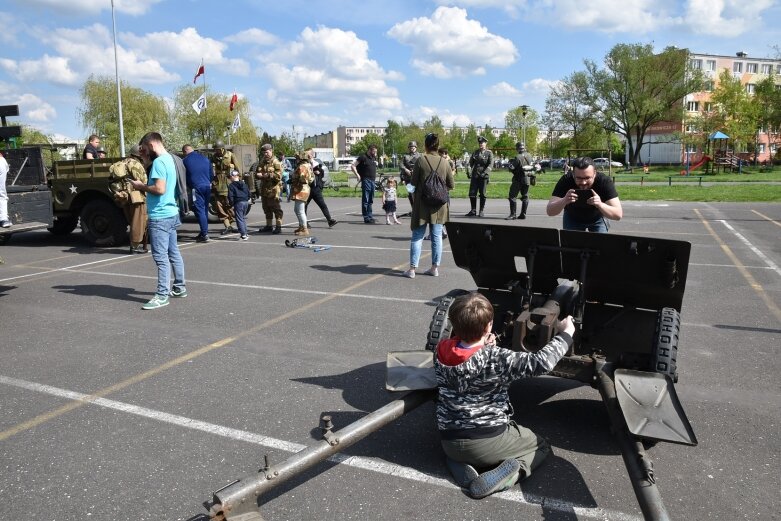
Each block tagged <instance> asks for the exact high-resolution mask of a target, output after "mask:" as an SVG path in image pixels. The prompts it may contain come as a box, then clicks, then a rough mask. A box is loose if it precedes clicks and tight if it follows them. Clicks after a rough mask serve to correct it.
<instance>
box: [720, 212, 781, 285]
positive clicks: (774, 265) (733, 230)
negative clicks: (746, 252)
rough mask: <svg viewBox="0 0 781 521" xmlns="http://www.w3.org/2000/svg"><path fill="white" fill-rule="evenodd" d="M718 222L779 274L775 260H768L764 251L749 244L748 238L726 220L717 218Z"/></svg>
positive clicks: (779, 270)
mask: <svg viewBox="0 0 781 521" xmlns="http://www.w3.org/2000/svg"><path fill="white" fill-rule="evenodd" d="M718 222H720V223H721V224H723V225H724V226H725V227H726V228H727V229H728V230H729V231H731V232H732V233H733V234H734V235H735V237H737V238H738V239H739V240H740V242H742V243H743V244H745V245H746V246H748V247H749V249H750V250H751V251H753V252H754V253H756V254H757V257H759V258H760V259H762V260H763V261H765V264H767V265H768V267H769V268H770V269H772V270H773V271H775V272H776V273H777V274H779V275H781V268H779V267H778V266H777V265H776V263H775V262H773V261H772V260H770V259H769V258H768V256H767V255H765V254H764V253H762V251H760V249H759V248H757V247H756V246H754V245H753V244H751V243H750V242H749V240H748V239H746V238H745V237H743V235H741V234H740V233H738V231H737V230H736V229H735V228H733V227H732V226H731V225H730V224H729V223H728V222H727V221H725V220H724V219H719V221H718Z"/></svg>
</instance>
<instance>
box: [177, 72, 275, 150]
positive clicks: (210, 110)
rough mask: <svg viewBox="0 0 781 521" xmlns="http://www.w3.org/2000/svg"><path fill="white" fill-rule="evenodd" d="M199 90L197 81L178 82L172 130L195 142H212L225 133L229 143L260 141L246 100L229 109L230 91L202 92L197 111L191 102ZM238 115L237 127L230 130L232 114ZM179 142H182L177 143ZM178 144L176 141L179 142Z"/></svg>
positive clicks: (200, 88)
mask: <svg viewBox="0 0 781 521" xmlns="http://www.w3.org/2000/svg"><path fill="white" fill-rule="evenodd" d="M201 94H203V87H201V86H199V85H186V84H185V85H181V86H179V87H177V89H176V91H175V93H174V106H173V116H172V127H173V129H176V134H177V135H179V136H182V137H183V138H184V140H185V141H186V142H188V143H191V144H193V145H195V146H198V145H206V144H210V143H214V142H216V141H218V140H221V141H224V142H225V143H227V142H228V134H230V141H231V142H232V143H242V144H250V145H252V144H259V143H261V139H260V136H259V135H258V130H257V129H256V128H255V126H254V125H253V124H252V121H251V117H250V113H249V104H248V103H246V102H244V101H242V100H239V103H238V104H237V105H236V107H234V109H233V110H232V111H231V110H230V109H229V107H230V99H231V95H229V94H222V93H219V92H207V93H206V108H205V109H204V110H202V111H201V113H200V114H198V113H197V112H195V110H194V109H193V107H192V105H193V103H195V101H196V100H197V99H198V98H199V97H200V96H201ZM237 113H238V114H239V117H240V119H241V127H240V128H239V129H238V131H236V133H233V134H231V126H232V124H233V120H234V118H235V117H236V114H237ZM181 144H183V143H181ZM181 144H178V145H179V146H181Z"/></svg>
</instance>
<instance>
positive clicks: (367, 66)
mask: <svg viewBox="0 0 781 521" xmlns="http://www.w3.org/2000/svg"><path fill="white" fill-rule="evenodd" d="M348 49H349V52H346V50H348ZM260 61H261V63H262V66H261V67H260V69H259V71H258V72H259V74H261V75H263V76H265V77H266V78H267V79H268V81H269V82H270V84H271V88H270V89H268V98H269V99H270V100H271V101H272V102H275V103H280V104H288V103H296V104H297V105H298V106H300V107H304V108H313V107H326V106H331V105H333V104H334V103H338V102H345V101H347V102H350V104H351V105H350V106H351V107H352V108H353V109H354V110H355V111H361V110H383V109H398V108H400V107H401V99H400V98H399V94H398V91H397V89H395V88H394V87H391V86H390V85H388V83H387V80H395V79H397V78H399V77H400V75H399V74H398V73H396V72H392V71H391V72H388V71H385V70H384V69H383V68H382V67H380V65H379V64H378V63H377V62H376V61H375V60H372V59H370V58H369V45H368V43H367V42H366V41H365V40H361V39H360V38H358V37H357V36H356V34H355V33H353V32H351V31H343V30H341V29H332V28H328V27H318V28H317V29H315V30H313V29H311V28H309V27H307V28H305V29H304V30H303V31H302V32H301V34H300V35H299V37H298V39H297V40H296V41H295V42H293V43H291V44H286V45H282V46H280V47H279V48H277V49H275V50H274V51H273V52H271V53H269V54H268V55H267V56H262V57H261V58H260Z"/></svg>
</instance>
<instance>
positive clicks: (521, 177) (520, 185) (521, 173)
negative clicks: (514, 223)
mask: <svg viewBox="0 0 781 521" xmlns="http://www.w3.org/2000/svg"><path fill="white" fill-rule="evenodd" d="M515 150H516V151H517V152H518V154H517V155H516V156H515V157H514V158H512V159H511V160H510V167H509V170H510V172H511V173H512V174H513V181H512V183H511V184H510V193H509V195H508V199H509V200H510V215H508V216H507V217H505V220H508V221H509V220H512V219H516V215H515V212H516V209H517V203H516V201H515V199H516V197H518V193H520V194H521V213H520V215H518V216H517V219H526V209H527V208H528V207H529V176H528V175H527V173H526V170H527V169H526V168H525V167H531V166H532V156H531V154H529V153H528V152H527V151H526V145H525V144H524V143H520V142H519V143H516V144H515Z"/></svg>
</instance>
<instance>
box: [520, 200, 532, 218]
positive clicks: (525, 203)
mask: <svg viewBox="0 0 781 521" xmlns="http://www.w3.org/2000/svg"><path fill="white" fill-rule="evenodd" d="M527 208H529V200H528V199H524V200H523V201H521V215H519V216H518V219H526V209H527Z"/></svg>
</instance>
